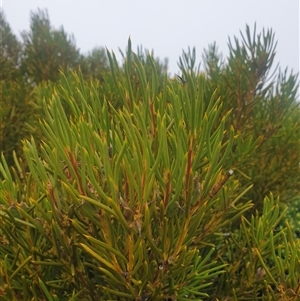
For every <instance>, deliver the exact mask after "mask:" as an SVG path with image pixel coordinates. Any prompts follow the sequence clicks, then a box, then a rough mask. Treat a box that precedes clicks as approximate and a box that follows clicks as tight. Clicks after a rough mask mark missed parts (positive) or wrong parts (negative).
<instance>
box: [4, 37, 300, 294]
mask: <svg viewBox="0 0 300 301" xmlns="http://www.w3.org/2000/svg"><path fill="white" fill-rule="evenodd" d="M108 57H109V60H110V63H111V68H112V69H111V77H110V78H108V77H107V78H106V80H105V81H104V83H103V84H104V85H108V86H109V87H114V89H115V90H116V91H117V93H118V95H119V97H120V99H119V101H120V102H119V103H120V105H119V106H117V107H116V106H114V105H113V103H112V101H110V100H108V98H109V97H110V96H109V95H107V96H106V95H101V94H99V93H98V92H99V90H98V88H99V87H98V86H97V85H99V82H96V83H95V84H93V82H91V83H90V84H89V85H87V84H86V83H85V82H84V80H83V79H82V76H81V74H80V73H73V75H72V76H70V77H69V76H68V77H62V78H61V79H60V82H59V83H58V84H57V86H58V87H59V86H60V87H61V89H60V90H59V89H56V88H55V87H54V88H53V93H52V96H51V97H50V98H44V99H43V101H42V104H43V108H44V114H45V118H44V119H42V120H41V122H40V127H41V129H42V131H43V134H44V136H45V140H44V141H37V140H35V139H34V138H32V139H31V140H30V141H28V140H26V141H24V152H25V156H26V160H27V163H28V165H29V173H27V172H26V170H24V168H23V167H22V163H19V162H18V161H17V160H16V168H15V169H13V170H12V172H10V169H9V167H8V165H7V164H6V161H5V158H4V157H3V156H2V164H1V165H0V170H1V173H2V176H3V178H4V180H3V181H2V182H1V183H0V185H1V186H0V191H1V207H0V219H1V223H0V231H1V236H0V237H1V244H0V254H1V256H0V258H1V259H0V269H1V275H3V276H2V278H0V281H1V287H2V289H1V292H0V293H1V294H2V298H3V300H20V299H24V300H292V298H294V299H295V298H296V294H297V293H298V292H299V286H298V281H299V279H298V278H297V277H298V276H297V275H299V274H300V266H299V250H300V248H299V241H295V240H294V239H293V237H292V234H291V231H290V227H289V224H288V223H287V224H286V226H285V228H283V229H281V230H280V231H278V232H275V229H276V226H277V225H278V224H279V223H280V221H281V219H282V217H283V215H284V212H283V213H281V212H280V210H279V199H278V198H275V199H274V198H273V195H272V194H270V195H269V197H267V198H265V201H264V206H263V211H262V212H261V213H259V212H257V213H256V214H255V215H253V216H252V217H251V218H250V219H247V218H245V217H244V216H243V214H244V213H245V212H247V211H248V210H249V209H250V208H251V207H252V205H253V204H252V202H251V201H246V202H245V201H242V198H243V196H244V195H245V194H246V193H247V192H248V191H249V190H250V189H251V187H252V186H251V183H250V184H249V185H248V186H245V185H244V184H241V183H240V181H239V180H238V178H236V176H235V175H236V173H233V170H232V169H230V168H227V167H228V162H231V161H232V160H233V158H234V155H233V154H232V148H233V146H234V145H235V144H239V145H243V149H244V150H245V152H246V153H247V152H248V153H249V152H250V151H249V150H247V147H249V144H247V143H244V144H243V143H242V142H243V141H244V140H242V139H245V137H243V138H241V137H240V136H238V135H235V133H234V129H233V127H232V126H228V123H227V121H228V119H229V117H230V114H231V112H230V111H229V112H227V113H226V114H223V115H222V114H221V112H222V101H221V100H220V98H216V93H213V94H212V95H210V98H209V99H208V98H206V96H205V93H203V89H204V87H205V85H206V84H207V79H206V78H205V77H204V76H202V75H196V74H193V73H191V74H188V73H187V74H186V81H187V83H188V84H185V85H183V84H182V83H180V82H177V81H172V80H169V79H168V78H167V76H165V77H163V78H161V79H160V80H158V78H159V77H158V73H157V71H156V69H155V64H154V60H152V61H151V60H150V62H149V59H148V60H147V62H148V63H147V64H151V65H152V67H153V69H152V73H151V77H150V76H146V73H145V69H147V70H149V66H147V68H145V66H144V64H145V62H144V63H143V61H142V60H141V59H140V58H139V57H138V56H137V55H135V54H134V53H133V52H132V51H131V43H130V41H129V44H128V50H127V54H126V59H125V62H124V66H123V69H120V68H118V67H117V62H116V60H115V57H114V55H113V54H112V53H109V52H108ZM132 72H134V74H136V76H137V78H138V82H139V84H138V85H136V84H135V83H136V82H134V81H133V80H132ZM149 78H151V80H149ZM159 86H160V87H161V88H160V89H159V88H158V87H159ZM40 89H43V87H42V86H41V88H40ZM40 93H41V94H40V95H42V94H43V93H44V94H47V93H48V94H49V95H50V93H49V91H44V92H43V91H41V92H40ZM69 93H70V95H69ZM68 95H69V97H68ZM62 99H64V102H65V103H64V104H63V103H62V101H61V100H62ZM66 112H68V113H66ZM224 166H226V168H225V167H224ZM13 176H14V178H15V180H14V179H13ZM237 225H238V226H237ZM284 298H285V299H284ZM288 298H290V299H288Z"/></svg>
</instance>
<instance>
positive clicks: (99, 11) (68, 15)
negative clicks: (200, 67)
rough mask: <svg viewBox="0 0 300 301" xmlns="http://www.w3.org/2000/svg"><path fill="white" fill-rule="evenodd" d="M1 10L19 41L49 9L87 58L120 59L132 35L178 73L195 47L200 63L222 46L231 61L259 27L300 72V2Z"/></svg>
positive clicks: (73, 3) (22, 1)
mask: <svg viewBox="0 0 300 301" xmlns="http://www.w3.org/2000/svg"><path fill="white" fill-rule="evenodd" d="M0 1H1V0H0ZM1 6H2V10H3V11H4V13H5V15H6V20H7V22H8V23H9V24H10V26H11V28H12V30H13V32H14V33H15V34H16V35H17V36H18V37H20V32H21V31H23V30H26V31H28V30H29V20H30V11H35V12H36V11H37V8H41V9H47V10H48V13H49V17H50V22H51V25H52V26H53V27H55V28H59V27H60V26H61V25H62V26H63V27H64V29H65V31H66V32H67V33H69V34H73V35H74V37H75V40H76V45H77V47H78V48H80V51H81V53H87V52H88V51H90V50H92V49H93V48H94V47H96V46H106V47H107V48H109V49H112V50H113V51H114V52H115V53H116V54H117V53H118V48H119V47H120V48H121V49H122V50H125V48H126V45H127V40H128V37H129V36H130V37H131V40H132V44H133V49H134V50H136V48H137V46H138V45H142V46H143V48H144V49H149V50H152V49H153V50H154V54H155V56H157V57H159V58H161V59H164V58H168V60H169V70H170V72H172V73H174V72H178V67H177V61H178V57H179V56H180V55H181V54H182V50H183V49H184V50H187V49H188V47H189V46H190V47H194V46H195V47H196V50H197V61H198V62H199V63H200V62H201V55H202V53H203V49H204V48H207V46H208V45H209V44H211V43H213V42H214V41H216V43H217V45H218V47H219V50H220V51H221V52H222V53H223V54H224V55H225V56H226V55H227V54H228V48H227V42H228V37H231V38H233V37H234V36H237V37H240V33H239V31H240V30H242V32H245V27H246V24H248V25H250V27H251V28H253V25H254V23H255V22H256V23H257V31H258V32H259V31H260V30H261V29H262V28H272V29H273V30H274V32H275V38H276V40H277V41H278V46H277V56H276V60H277V62H279V63H280V66H281V67H282V68H285V67H288V68H289V69H293V70H294V71H295V72H299V0H98V1H96V0H85V1H83V0H2V1H1Z"/></svg>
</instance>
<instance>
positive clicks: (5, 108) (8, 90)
mask: <svg viewBox="0 0 300 301" xmlns="http://www.w3.org/2000/svg"><path fill="white" fill-rule="evenodd" d="M0 24H1V28H0V31H1V43H0V48H1V51H0V64H1V68H2V70H1V71H2V72H1V73H0V85H1V95H0V98H1V101H0V121H1V122H0V147H1V152H3V153H4V155H5V157H6V159H7V162H8V164H9V165H12V164H13V156H12V152H13V150H16V152H17V155H18V156H22V153H23V151H22V150H21V148H20V147H17V148H16V144H17V143H18V142H19V141H20V140H21V139H23V138H29V137H30V135H29V133H31V134H33V133H34V131H32V129H33V127H34V124H35V120H34V118H36V116H34V109H33V103H32V102H31V100H30V90H29V89H28V87H27V85H26V82H24V79H23V74H22V72H21V70H20V66H21V54H22V47H21V44H20V43H19V41H18V40H17V38H16V37H15V35H14V34H13V33H12V31H11V28H10V26H9V24H8V23H7V22H6V20H5V16H4V14H3V13H2V12H0ZM29 123H31V127H28V126H27V124H29Z"/></svg>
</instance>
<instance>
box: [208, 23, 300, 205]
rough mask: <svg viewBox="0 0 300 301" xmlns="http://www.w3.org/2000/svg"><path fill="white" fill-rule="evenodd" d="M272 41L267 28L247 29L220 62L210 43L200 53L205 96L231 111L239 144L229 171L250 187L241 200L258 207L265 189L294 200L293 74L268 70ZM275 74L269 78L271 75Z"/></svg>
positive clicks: (298, 130)
mask: <svg viewBox="0 0 300 301" xmlns="http://www.w3.org/2000/svg"><path fill="white" fill-rule="evenodd" d="M275 50H276V43H275V42H274V33H273V32H272V31H271V30H267V31H263V32H262V33H261V34H256V30H255V28H254V32H253V34H251V32H250V28H249V27H248V26H247V27H246V34H245V35H243V34H242V43H240V41H239V40H238V39H237V38H235V39H234V43H233V42H231V41H229V51H230V53H229V57H228V60H227V61H226V62H225V61H224V60H223V59H222V56H221V55H220V54H219V53H218V49H217V47H216V45H215V44H213V45H211V46H210V47H209V49H208V50H207V51H205V54H204V57H203V59H204V63H205V71H206V74H207V75H208V79H209V82H208V86H207V87H208V89H207V96H209V95H210V94H211V93H212V91H215V90H216V89H217V90H216V93H217V95H218V96H219V97H220V98H221V100H222V102H223V108H224V111H225V112H227V111H228V110H232V114H231V115H230V119H229V120H228V123H229V124H231V125H233V127H234V129H235V132H236V133H237V134H238V135H239V136H240V138H241V141H242V144H238V143H237V144H236V145H235V148H234V153H235V156H234V161H230V162H229V164H230V165H231V164H234V168H235V169H236V170H237V171H238V173H239V174H240V177H239V181H240V183H245V184H246V183H249V181H250V182H251V183H253V184H254V186H253V189H252V190H250V191H249V192H248V193H247V194H246V195H245V199H252V200H254V202H255V204H256V208H261V207H262V204H263V199H264V197H265V196H266V195H268V194H269V192H270V191H272V192H273V194H274V196H275V197H277V196H279V195H280V198H281V201H282V202H288V201H290V200H292V199H296V198H299V189H298V188H299V182H300V178H299V164H297V163H296V162H300V152H299V147H300V144H299V134H300V120H299V114H300V108H299V102H297V97H298V82H297V78H298V75H293V74H292V73H291V74H288V72H287V70H285V71H284V72H281V71H280V70H279V72H278V75H276V71H277V68H275V69H272V64H273V61H274V57H275ZM272 70H274V72H273V74H271V75H270V72H272Z"/></svg>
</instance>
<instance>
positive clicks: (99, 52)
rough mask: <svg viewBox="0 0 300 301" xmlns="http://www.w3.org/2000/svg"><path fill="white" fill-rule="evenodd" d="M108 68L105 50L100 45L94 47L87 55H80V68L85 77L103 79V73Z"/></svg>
mask: <svg viewBox="0 0 300 301" xmlns="http://www.w3.org/2000/svg"><path fill="white" fill-rule="evenodd" d="M108 68H109V62H108V58H107V55H106V50H105V49H104V48H102V47H96V48H94V49H93V50H92V51H90V52H89V53H88V54H87V55H83V56H82V57H81V62H80V69H81V71H82V73H83V75H84V77H86V78H90V77H91V78H94V79H98V80H100V81H102V80H103V74H104V72H106V71H107V70H108Z"/></svg>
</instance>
